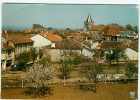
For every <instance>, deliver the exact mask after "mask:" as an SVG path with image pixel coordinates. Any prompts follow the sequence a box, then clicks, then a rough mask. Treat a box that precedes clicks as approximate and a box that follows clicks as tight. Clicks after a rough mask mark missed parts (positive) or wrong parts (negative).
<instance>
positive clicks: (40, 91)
mask: <svg viewBox="0 0 140 100" xmlns="http://www.w3.org/2000/svg"><path fill="white" fill-rule="evenodd" d="M52 77H53V71H52V67H51V66H47V65H45V66H43V64H39V63H35V64H34V65H33V66H32V67H31V68H30V69H29V70H28V71H27V74H26V76H25V79H26V81H27V82H29V83H31V84H30V85H31V86H30V88H29V91H30V92H31V93H32V94H34V95H39V96H40V95H41V96H42V95H46V93H49V92H50V86H49V85H48V83H49V82H50V80H51V79H52Z"/></svg>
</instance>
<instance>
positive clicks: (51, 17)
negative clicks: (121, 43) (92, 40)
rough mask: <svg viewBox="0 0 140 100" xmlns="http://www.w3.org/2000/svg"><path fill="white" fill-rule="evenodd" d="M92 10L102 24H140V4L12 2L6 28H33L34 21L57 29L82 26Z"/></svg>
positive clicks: (4, 14)
mask: <svg viewBox="0 0 140 100" xmlns="http://www.w3.org/2000/svg"><path fill="white" fill-rule="evenodd" d="M88 14H90V15H91V17H92V19H93V20H94V22H95V25H98V24H104V25H107V24H112V23H115V24H119V25H121V26H125V25H127V24H131V25H133V26H136V25H137V26H138V9H137V5H76V4H75V5H72V4H69V5H67V4H66V5H65V4H24V3H23V4H10V3H4V4H3V5H2V29H13V30H15V29H17V30H23V29H29V28H31V27H32V25H33V24H41V25H45V27H52V28H55V29H66V28H71V29H82V28H83V27H84V21H85V20H86V17H87V16H88Z"/></svg>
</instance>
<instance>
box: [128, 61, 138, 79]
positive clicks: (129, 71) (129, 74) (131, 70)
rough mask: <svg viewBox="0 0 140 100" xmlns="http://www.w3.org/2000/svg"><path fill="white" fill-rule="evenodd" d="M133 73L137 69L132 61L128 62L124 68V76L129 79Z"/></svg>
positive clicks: (136, 71)
mask: <svg viewBox="0 0 140 100" xmlns="http://www.w3.org/2000/svg"><path fill="white" fill-rule="evenodd" d="M134 73H138V69H137V67H136V66H135V64H134V63H132V62H129V63H128V64H127V68H126V76H127V77H128V79H131V78H132V77H133V74H134Z"/></svg>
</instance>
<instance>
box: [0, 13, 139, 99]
mask: <svg viewBox="0 0 140 100" xmlns="http://www.w3.org/2000/svg"><path fill="white" fill-rule="evenodd" d="M95 22H96V21H95V20H94V16H91V15H87V17H86V18H85V20H84V23H83V28H81V29H77V30H72V29H70V28H66V29H65V30H57V29H53V28H49V27H45V26H43V25H40V24H33V27H32V28H31V29H26V30H24V31H17V32H14V31H9V30H3V32H2V38H1V39H2V40H1V41H2V54H1V55H2V57H1V69H2V84H1V86H2V91H4V89H5V88H11V87H15V88H16V87H20V88H28V87H30V86H35V87H39V85H40V84H43V86H44V85H45V84H47V85H48V84H50V85H53V86H54V87H55V86H56V85H59V84H60V85H61V86H64V87H65V86H66V87H67V86H73V85H74V86H75V85H76V86H77V85H78V87H80V89H82V90H88V91H93V92H95V93H96V92H100V91H98V85H99V84H103V85H104V84H118V85H119V84H130V83H132V84H137V80H138V31H137V30H134V29H132V26H131V25H127V26H126V27H124V26H120V25H118V24H108V25H101V24H99V25H97V24H95ZM44 67H47V69H46V68H44ZM46 73H47V76H45V75H46ZM42 75H44V76H42ZM27 77H28V78H27ZM39 80H40V81H39ZM44 80H47V83H45V81H44ZM35 81H39V82H37V83H36V82H35ZM41 81H43V82H41ZM99 88H100V87H99ZM136 88H137V86H136V87H135V88H134V89H132V90H130V91H132V92H133V93H135V97H136V95H137V89H136ZM120 91H121V90H120ZM130 91H129V92H130ZM3 95H5V97H6V94H3ZM7 98H8V97H7ZM11 98H12V97H11ZM112 98H113V97H112ZM120 98H121V96H120ZM61 99H62V98H61ZM53 100H55V99H53ZM77 100H79V99H77ZM81 100H84V99H81ZM88 100H89V99H88ZM108 100H115V99H108ZM119 100H122V99H119ZM124 100H128V99H124ZM131 100H133V99H131Z"/></svg>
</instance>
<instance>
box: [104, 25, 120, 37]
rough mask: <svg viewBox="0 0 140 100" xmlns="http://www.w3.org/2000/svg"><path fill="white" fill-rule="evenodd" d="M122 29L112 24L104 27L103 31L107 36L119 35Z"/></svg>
mask: <svg viewBox="0 0 140 100" xmlns="http://www.w3.org/2000/svg"><path fill="white" fill-rule="evenodd" d="M120 31H121V30H120V28H119V27H115V26H111V25H108V26H106V27H104V29H103V30H102V32H104V33H103V35H106V36H117V34H119V32H120Z"/></svg>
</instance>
